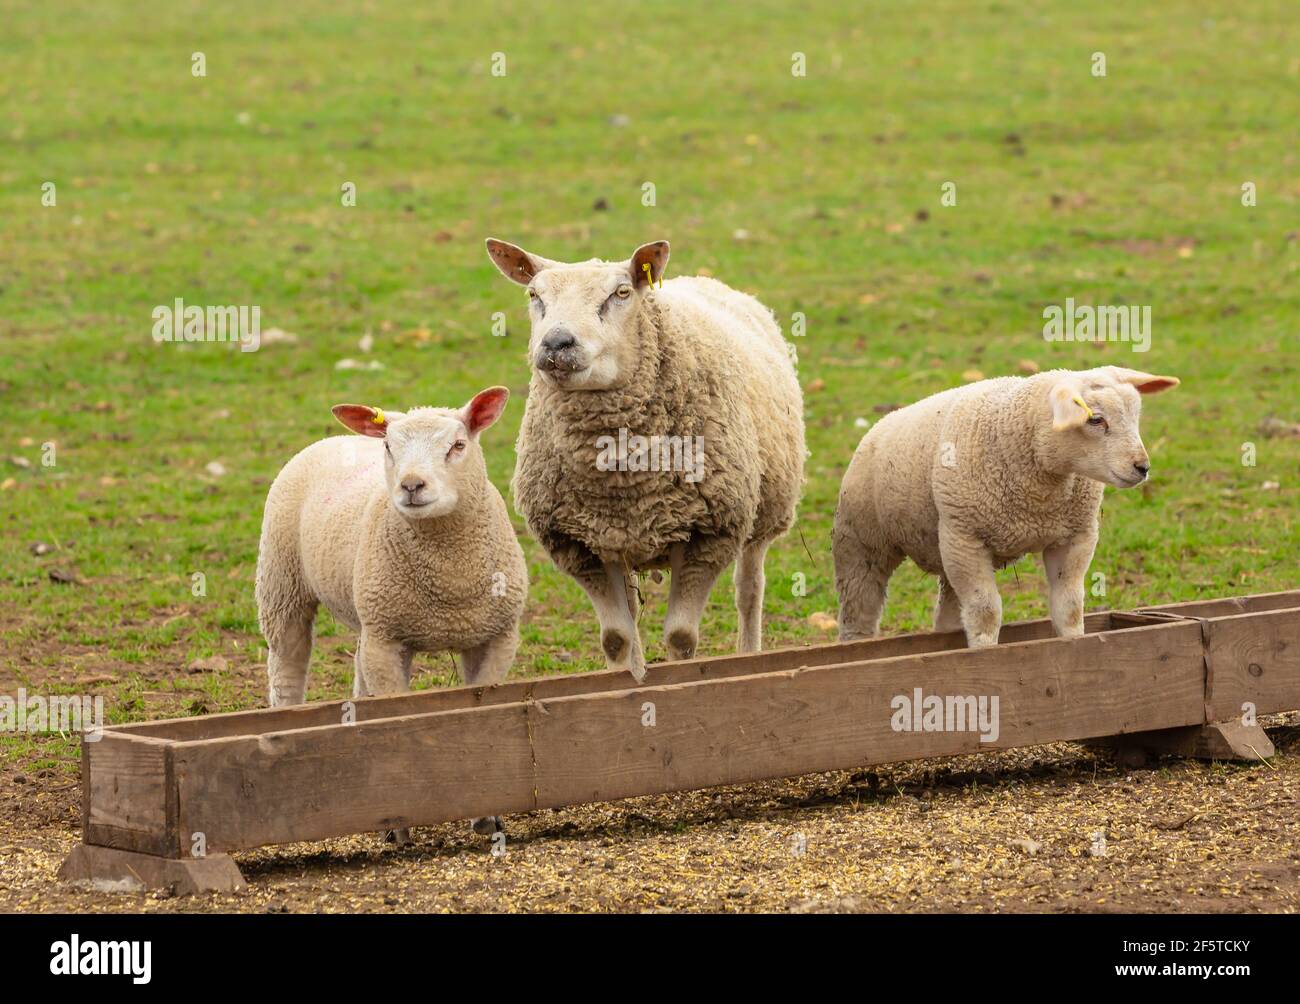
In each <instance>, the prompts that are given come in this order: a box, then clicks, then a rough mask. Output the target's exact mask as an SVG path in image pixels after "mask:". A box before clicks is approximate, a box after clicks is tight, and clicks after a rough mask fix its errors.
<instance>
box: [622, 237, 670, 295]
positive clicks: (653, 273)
mask: <svg viewBox="0 0 1300 1004" xmlns="http://www.w3.org/2000/svg"><path fill="white" fill-rule="evenodd" d="M647 265H649V266H650V267H649V268H646V266H647ZM667 267H668V242H667V241H655V242H654V243H653V244H642V245H641V246H640V247H639V248H637V249H636V253H635V254H633V255H632V260H631V261H630V262H629V263H628V268H629V269H630V270H631V272H632V284H633V285H634V286H643V285H645V284H646V283H649V282H662V281H663V278H664V269H666V268H667Z"/></svg>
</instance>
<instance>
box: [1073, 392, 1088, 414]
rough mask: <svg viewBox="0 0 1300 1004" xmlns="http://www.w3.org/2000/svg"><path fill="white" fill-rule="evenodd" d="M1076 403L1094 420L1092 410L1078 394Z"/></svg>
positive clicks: (1075, 397) (1075, 399) (1075, 398)
mask: <svg viewBox="0 0 1300 1004" xmlns="http://www.w3.org/2000/svg"><path fill="white" fill-rule="evenodd" d="M1074 403H1075V404H1077V405H1078V406H1079V407H1080V408H1082V409H1083V410H1084V411H1086V412H1087V413H1088V417H1089V418H1092V409H1091V408H1089V407H1088V406H1087V405H1086V404H1084V403H1083V398H1081V397H1080V396H1079V395H1078V394H1075V395H1074Z"/></svg>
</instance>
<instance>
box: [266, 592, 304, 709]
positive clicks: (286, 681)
mask: <svg viewBox="0 0 1300 1004" xmlns="http://www.w3.org/2000/svg"><path fill="white" fill-rule="evenodd" d="M315 616H316V608H315V606H312V607H311V608H309V609H307V610H305V611H299V612H297V613H295V614H294V615H292V616H289V617H284V618H277V622H276V623H275V624H274V625H272V624H270V623H264V624H263V626H262V630H263V632H264V634H265V635H266V645H267V657H266V676H267V684H268V688H269V690H270V699H271V706H272V707H277V708H278V707H283V706H285V705H289V704H302V703H303V702H304V701H306V700H307V667H308V665H309V664H310V663H311V633H312V622H313V620H314V619H315ZM268 620H269V619H268Z"/></svg>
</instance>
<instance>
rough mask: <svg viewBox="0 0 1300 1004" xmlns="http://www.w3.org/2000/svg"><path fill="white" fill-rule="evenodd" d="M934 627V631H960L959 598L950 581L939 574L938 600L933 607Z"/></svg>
mask: <svg viewBox="0 0 1300 1004" xmlns="http://www.w3.org/2000/svg"><path fill="white" fill-rule="evenodd" d="M934 629H935V630H936V631H960V630H961V629H962V624H961V600H959V599H958V598H957V594H956V592H954V591H953V588H952V585H951V583H949V582H948V580H947V579H945V578H944V577H943V576H942V575H941V576H939V600H938V602H937V603H936V604H935V607H934Z"/></svg>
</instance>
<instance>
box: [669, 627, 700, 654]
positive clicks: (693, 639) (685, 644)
mask: <svg viewBox="0 0 1300 1004" xmlns="http://www.w3.org/2000/svg"><path fill="white" fill-rule="evenodd" d="M665 641H667V643H668V654H669V655H671V656H672V657H673V658H674V659H691V658H693V657H694V656H695V646H697V645H698V644H699V643H700V636H699V635H697V634H696V633H695V632H694V631H692V630H691V629H690V628H676V629H674V630H672V631H669V632H668V637H667V638H666V639H665Z"/></svg>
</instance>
